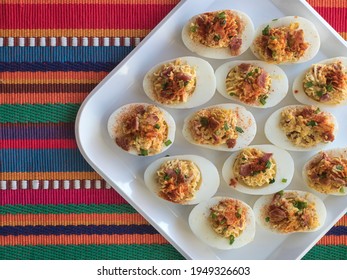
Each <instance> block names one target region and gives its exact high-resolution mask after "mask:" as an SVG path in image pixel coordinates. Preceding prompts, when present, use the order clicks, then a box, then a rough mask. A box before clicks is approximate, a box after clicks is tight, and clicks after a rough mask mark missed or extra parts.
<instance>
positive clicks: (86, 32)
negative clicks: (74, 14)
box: [0, 29, 151, 38]
mask: <svg viewBox="0 0 347 280" xmlns="http://www.w3.org/2000/svg"><path fill="white" fill-rule="evenodd" d="M150 31H151V30H150V29H0V37H84V36H88V37H137V38H142V37H145V36H146V35H147V34H148V33H149V32H150Z"/></svg>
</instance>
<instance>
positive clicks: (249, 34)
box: [181, 10, 254, 59]
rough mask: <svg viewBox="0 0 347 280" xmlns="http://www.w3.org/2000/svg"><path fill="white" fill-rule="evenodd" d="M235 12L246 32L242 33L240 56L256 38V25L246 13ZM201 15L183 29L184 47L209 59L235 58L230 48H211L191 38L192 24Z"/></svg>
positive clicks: (193, 18)
mask: <svg viewBox="0 0 347 280" xmlns="http://www.w3.org/2000/svg"><path fill="white" fill-rule="evenodd" d="M232 11H233V12H235V13H237V15H238V16H239V17H240V18H241V20H242V21H243V22H244V27H245V28H244V30H243V32H242V35H241V38H242V45H241V48H240V54H239V55H241V54H242V53H244V52H245V51H246V50H247V49H248V48H249V46H250V45H251V43H252V40H253V36H254V25H253V22H252V20H251V18H250V17H249V16H248V15H247V14H245V13H244V12H241V11H237V10H232ZM212 12H213V11H212ZM198 16H199V15H196V16H194V17H192V18H191V19H189V20H188V22H187V23H186V24H185V25H184V27H183V29H182V34H181V35H182V41H183V43H184V45H185V46H186V47H187V48H188V49H189V50H190V51H191V52H193V53H196V54H198V55H200V56H203V57H207V58H215V59H228V58H233V57H235V56H233V55H232V54H231V53H230V49H229V48H210V47H207V46H205V45H203V44H200V43H196V42H194V41H193V40H192V39H191V38H190V36H189V30H190V24H191V23H192V22H194V21H195V19H196V18H197V17H198Z"/></svg>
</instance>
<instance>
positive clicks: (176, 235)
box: [76, 0, 347, 260]
mask: <svg viewBox="0 0 347 280" xmlns="http://www.w3.org/2000/svg"><path fill="white" fill-rule="evenodd" d="M218 9H234V10H240V11H243V12H245V13H246V14H248V15H249V16H250V17H251V19H252V20H253V23H254V25H255V27H257V26H258V25H260V24H262V23H265V22H268V21H270V20H272V19H274V18H279V17H283V16H286V15H297V16H302V17H305V18H307V19H309V20H311V21H312V22H313V23H314V25H315V26H316V27H317V29H318V31H319V33H320V36H321V41H322V42H329V44H324V43H323V44H322V46H321V48H320V51H319V53H318V55H317V56H316V57H315V58H314V59H313V60H312V61H310V62H308V63H312V62H317V61H319V60H322V59H325V58H329V57H334V56H346V54H347V45H346V43H345V41H344V40H343V39H342V38H341V37H340V36H339V35H338V33H337V32H336V31H334V30H333V29H332V28H331V27H330V25H328V24H327V23H326V22H325V21H324V20H323V19H322V17H321V16H320V15H319V14H318V13H317V12H315V11H314V10H313V9H312V7H310V6H309V5H308V4H307V3H306V2H305V1H299V0H292V1H286V0H273V1H271V0H257V1H254V0H242V1H230V0H218V1H215V0H204V1H198V3H197V1H195V0H182V1H181V3H179V4H178V5H177V6H176V7H175V8H174V9H173V11H172V12H171V13H170V14H169V15H168V16H167V17H166V18H165V19H164V20H163V21H162V22H161V23H160V24H159V25H158V26H157V27H156V28H155V29H154V30H153V31H152V32H151V33H150V34H149V35H148V36H147V37H146V38H145V40H144V41H143V42H141V43H140V44H139V45H138V46H137V47H136V48H135V50H134V51H133V52H132V53H131V54H130V55H128V56H127V57H126V58H125V59H124V60H123V61H122V62H121V63H120V64H119V65H118V66H117V67H116V68H115V69H114V70H113V71H112V72H111V73H110V74H109V75H108V76H107V77H106V78H105V79H104V80H103V81H102V82H101V83H100V84H99V85H98V86H97V87H96V88H95V89H94V90H93V91H92V92H91V93H90V95H89V96H88V98H87V99H86V100H85V102H84V103H83V104H82V106H81V108H80V110H79V112H78V116H77V119H76V138H77V143H78V147H79V149H80V151H81V153H82V154H83V156H84V157H85V159H86V160H87V161H88V163H89V164H90V165H91V166H92V167H93V168H94V169H95V171H97V172H98V173H99V174H100V175H101V176H102V177H103V178H104V179H105V180H106V181H107V182H108V183H109V184H110V185H111V186H112V187H113V188H114V189H115V190H116V191H117V192H119V193H120V194H121V195H122V196H123V197H124V198H125V199H126V200H127V201H128V202H129V203H130V204H131V205H132V206H133V207H134V208H135V209H136V210H137V211H138V212H139V213H140V214H142V215H143V216H144V217H145V218H146V219H147V220H148V221H149V222H150V223H151V224H152V225H153V226H154V227H155V228H156V229H157V230H158V231H159V232H160V233H161V234H162V235H163V236H164V237H165V238H166V239H167V240H168V241H169V242H170V243H171V244H172V245H173V246H174V247H175V248H176V249H177V250H178V251H179V252H181V253H182V254H183V255H184V256H185V257H186V258H187V259H239V260H242V259H253V260H255V259H300V258H301V257H302V256H304V254H305V253H306V252H307V251H308V250H309V249H310V248H311V247H312V246H313V245H314V244H315V243H316V242H317V241H318V240H319V239H320V238H321V237H322V236H323V235H324V234H325V233H326V232H327V231H328V230H329V229H330V228H331V227H332V226H333V225H334V223H336V221H338V219H339V218H341V217H342V215H343V214H344V213H346V210H347V208H346V206H347V196H344V197H336V196H324V195H322V196H321V198H322V199H323V200H324V203H325V205H326V207H327V212H328V215H327V219H326V223H325V225H324V226H323V227H322V229H320V230H319V231H317V232H312V233H306V234H302V233H297V234H292V235H286V236H280V235H274V234H271V233H268V232H265V231H263V230H262V229H259V228H257V232H256V236H255V239H254V241H253V242H252V243H250V244H248V245H247V246H245V247H242V248H240V249H237V250H229V251H220V250H215V249H212V248H209V247H207V246H206V245H204V244H203V243H201V242H200V241H199V240H198V239H197V238H196V237H195V236H194V235H193V233H192V232H191V230H190V228H189V225H188V215H189V212H190V210H191V209H192V206H181V205H171V204H168V203H166V202H165V201H162V200H161V199H159V198H158V197H156V196H155V195H153V194H152V193H151V192H150V191H149V190H148V189H147V188H146V186H145V185H144V182H143V173H144V170H145V168H146V167H147V166H148V164H149V163H151V162H152V161H154V160H155V159H157V158H158V157H160V156H155V157H136V156H131V155H128V154H126V153H120V152H119V151H118V150H116V149H115V147H114V143H113V142H112V141H111V139H110V137H109V136H108V133H107V129H106V123H107V119H108V117H109V116H110V114H111V113H112V112H113V111H114V110H115V109H116V108H118V107H120V106H121V105H124V104H127V103H131V102H147V103H150V100H149V99H148V98H147V97H146V95H145V93H144V92H143V89H142V79H143V77H144V75H145V73H146V72H147V71H148V70H149V69H150V68H151V67H152V66H154V65H155V64H157V63H159V62H161V61H164V60H169V59H172V58H176V57H179V56H186V55H194V54H192V53H190V52H189V51H188V50H187V49H186V48H185V46H184V45H183V43H182V41H181V36H180V34H181V29H182V27H183V25H184V24H185V22H186V21H187V20H188V19H189V18H190V17H192V16H193V15H195V14H199V13H202V12H205V11H211V10H218ZM252 58H254V56H253V55H252V54H251V52H250V51H249V50H248V51H247V52H246V53H244V54H243V55H242V56H240V57H238V58H237V59H252ZM207 60H208V61H209V62H210V63H211V65H212V66H213V67H214V69H216V68H217V67H218V66H219V65H221V64H222V63H224V62H225V60H212V59H207ZM308 63H304V64H299V65H296V66H284V67H283V69H284V70H285V72H286V73H287V75H288V78H289V81H290V90H289V92H288V94H287V96H286V98H285V99H284V100H283V101H282V102H281V103H280V104H279V105H277V106H276V107H274V108H269V109H266V110H259V109H258V110H257V109H255V108H251V109H249V110H250V111H251V112H252V113H253V114H254V116H255V118H256V120H257V127H258V132H257V135H256V138H255V139H254V141H253V142H252V144H265V143H269V142H268V141H267V139H266V138H265V135H264V131H263V130H264V123H265V120H266V119H267V118H268V117H269V116H270V114H271V113H272V112H274V111H275V110H277V109H278V108H280V107H282V106H285V105H290V104H297V102H296V101H295V99H294V97H293V96H292V93H291V84H292V81H293V78H294V77H295V76H296V75H297V73H299V72H300V70H302V69H304V67H307V66H308V65H309V64H308ZM225 102H228V101H227V100H226V99H225V98H223V97H222V96H221V95H220V94H219V93H216V94H215V96H214V97H213V99H212V100H211V101H210V102H208V103H207V104H205V105H204V106H208V105H212V104H218V103H225ZM167 110H168V111H169V112H170V113H171V114H172V115H173V117H174V118H175V121H176V124H177V131H176V139H175V142H174V145H173V146H172V147H171V148H170V149H169V150H168V151H167V152H166V153H167V154H170V155H177V154H198V155H201V156H204V157H206V158H208V159H209V160H211V161H212V162H214V163H215V165H216V166H217V168H218V169H219V170H221V167H222V164H223V162H224V161H225V159H226V158H227V157H228V156H229V155H230V153H227V152H216V151H211V150H208V149H203V148H199V147H195V146H193V145H191V144H188V142H186V140H185V139H184V138H183V136H182V134H181V130H182V121H183V119H184V118H185V117H186V116H187V115H188V114H189V112H191V110H174V109H171V110H170V109H167ZM331 111H332V112H333V114H334V115H335V116H336V117H337V119H338V121H339V122H340V123H339V133H338V135H337V138H336V140H335V141H334V143H333V144H332V145H330V146H329V148H331V147H342V146H347V143H346V138H344V136H343V133H342V132H344V134H345V133H346V132H347V122H346V121H343V120H345V119H346V117H345V116H343V109H341V108H340V109H334V110H331ZM291 155H292V156H293V158H294V161H295V164H296V170H295V174H294V178H293V181H292V183H291V185H290V186H289V187H288V188H287V189H302V188H303V186H302V183H301V169H302V166H303V164H304V162H306V161H307V160H308V158H309V157H310V156H312V155H313V153H312V152H307V153H300V152H291ZM222 181H223V180H221V182H222ZM217 194H218V195H229V196H234V197H236V198H239V199H242V200H244V201H245V202H246V203H248V204H249V205H251V206H252V205H253V203H254V201H255V200H256V198H257V196H249V195H244V194H240V193H237V192H236V191H234V190H231V189H230V188H228V186H227V185H226V184H225V183H224V182H222V183H221V186H220V188H219V190H218V192H217Z"/></svg>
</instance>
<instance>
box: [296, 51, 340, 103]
mask: <svg viewBox="0 0 347 280" xmlns="http://www.w3.org/2000/svg"><path fill="white" fill-rule="evenodd" d="M339 60H340V61H341V62H342V64H343V65H344V67H346V69H347V57H334V58H330V59H325V60H322V61H319V62H317V63H315V64H331V63H334V62H336V61H339ZM310 68H311V66H309V67H307V68H305V70H304V71H302V72H301V73H300V74H299V75H298V76H297V77H296V78H295V79H294V82H293V87H292V92H293V95H294V97H295V99H296V100H297V101H299V102H300V103H302V104H306V105H314V106H317V107H321V108H324V107H326V108H329V107H330V108H333V107H337V106H345V105H347V99H346V100H344V101H343V102H341V103H339V104H327V103H324V102H318V101H316V100H314V99H312V98H310V97H308V96H307V94H306V93H305V91H304V85H303V82H302V81H303V80H304V78H305V74H306V72H307V71H308V70H309V69H310Z"/></svg>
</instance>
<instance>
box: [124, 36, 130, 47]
mask: <svg viewBox="0 0 347 280" xmlns="http://www.w3.org/2000/svg"><path fill="white" fill-rule="evenodd" d="M124 46H126V47H129V46H130V38H128V37H126V38H124Z"/></svg>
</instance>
